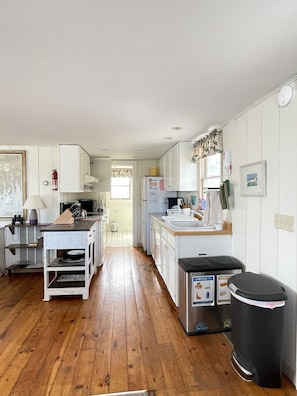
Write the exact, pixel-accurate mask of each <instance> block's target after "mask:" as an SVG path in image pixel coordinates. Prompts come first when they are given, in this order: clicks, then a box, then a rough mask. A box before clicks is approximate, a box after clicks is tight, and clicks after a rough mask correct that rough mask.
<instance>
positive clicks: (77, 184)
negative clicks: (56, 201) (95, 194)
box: [59, 144, 90, 192]
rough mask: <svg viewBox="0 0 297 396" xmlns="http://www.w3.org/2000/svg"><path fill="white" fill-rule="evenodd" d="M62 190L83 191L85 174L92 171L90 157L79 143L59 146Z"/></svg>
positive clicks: (60, 185) (60, 186) (60, 184)
mask: <svg viewBox="0 0 297 396" xmlns="http://www.w3.org/2000/svg"><path fill="white" fill-rule="evenodd" d="M59 156H60V158H59V160H60V167H59V169H60V172H59V173H60V174H59V188H60V191H61V192H83V191H84V182H85V175H86V174H87V173H89V172H90V157H89V155H88V154H87V153H86V152H85V151H84V150H83V149H82V148H81V147H80V146H78V145H70V144H65V145H64V144H61V145H60V146H59Z"/></svg>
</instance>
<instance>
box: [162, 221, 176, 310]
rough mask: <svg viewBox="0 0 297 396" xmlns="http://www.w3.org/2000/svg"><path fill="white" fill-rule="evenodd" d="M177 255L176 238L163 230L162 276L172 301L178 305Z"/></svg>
mask: <svg viewBox="0 0 297 396" xmlns="http://www.w3.org/2000/svg"><path fill="white" fill-rule="evenodd" d="M176 262H177V254H176V250H175V238H174V236H172V235H170V233H169V232H168V231H167V230H166V229H165V228H161V266H160V267H161V271H162V273H161V275H162V277H163V279H164V282H165V283H166V286H167V289H168V291H169V294H170V296H171V298H172V300H173V301H174V302H175V303H176V298H177V285H178V283H177V276H178V273H177V270H178V268H177V265H176Z"/></svg>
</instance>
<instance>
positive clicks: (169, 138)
mask: <svg viewBox="0 0 297 396" xmlns="http://www.w3.org/2000/svg"><path fill="white" fill-rule="evenodd" d="M172 139H173V137H172V136H165V137H164V140H172Z"/></svg>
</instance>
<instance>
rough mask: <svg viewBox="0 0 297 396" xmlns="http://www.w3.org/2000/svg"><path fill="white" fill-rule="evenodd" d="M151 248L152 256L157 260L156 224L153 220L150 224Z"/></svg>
mask: <svg viewBox="0 0 297 396" xmlns="http://www.w3.org/2000/svg"><path fill="white" fill-rule="evenodd" d="M150 250H151V255H152V257H153V259H154V260H155V262H156V242H155V225H154V223H153V222H151V225H150Z"/></svg>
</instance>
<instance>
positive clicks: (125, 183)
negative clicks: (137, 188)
mask: <svg viewBox="0 0 297 396" xmlns="http://www.w3.org/2000/svg"><path fill="white" fill-rule="evenodd" d="M131 180H132V179H131V178H130V177H112V178H111V190H110V199H131Z"/></svg>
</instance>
